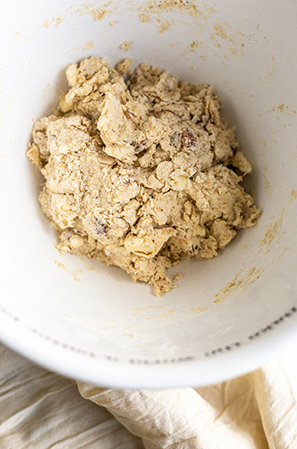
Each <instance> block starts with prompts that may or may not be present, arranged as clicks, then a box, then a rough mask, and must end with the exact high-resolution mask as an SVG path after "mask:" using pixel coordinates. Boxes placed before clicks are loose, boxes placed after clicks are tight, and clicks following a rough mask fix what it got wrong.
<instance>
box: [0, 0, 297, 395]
mask: <svg viewBox="0 0 297 449" xmlns="http://www.w3.org/2000/svg"><path fill="white" fill-rule="evenodd" d="M28 5H29V7H28ZM30 11H34V14H31V12H30ZM296 13H297V4H296V2H294V1H289V0H285V2H282V3H279V2H277V1H274V0H273V1H272V2H271V1H268V0H265V1H264V0H263V1H262V2H258V1H255V0H249V1H242V2H238V1H236V0H228V1H223V2H219V1H217V2H216V1H208V2H204V3H200V2H198V1H196V2H191V3H183V2H182V1H180V2H172V3H171V2H161V3H160V2H155V1H147V2H137V1H127V2H125V1H124V0H123V1H112V2H109V3H106V4H104V3H103V2H100V1H97V2H94V4H91V3H90V4H88V5H86V4H84V3H83V2H81V3H80V2H79V1H78V2H76V3H75V5H74V4H72V2H70V1H68V0H67V1H64V2H63V6H61V2H58V1H56V0H55V1H51V2H45V3H44V2H38V1H34V0H30V1H29V2H26V4H23V3H22V2H18V10H17V12H16V11H15V10H14V5H13V4H7V5H6V6H5V11H4V17H3V27H2V29H1V31H0V36H1V38H2V42H6V44H5V46H4V48H2V53H4V54H3V57H2V64H1V65H2V67H1V71H0V80H1V81H0V83H1V84H0V88H1V92H0V95H1V99H0V102H1V106H0V117H1V118H0V127H1V149H0V183H1V189H0V197H1V215H0V230H1V234H2V245H1V246H2V248H1V259H0V283H1V293H0V323H2V324H1V326H2V327H1V329H2V335H1V330H0V337H2V338H4V340H5V341H6V342H7V343H8V344H9V343H11V344H12V339H13V341H14V343H13V345H14V347H15V348H16V349H18V350H20V351H22V352H24V353H26V355H29V356H30V355H31V357H33V358H35V359H36V360H37V361H39V362H40V363H45V364H46V363H47V362H46V359H47V357H44V358H42V357H41V356H37V353H38V354H39V353H40V354H42V348H46V349H44V351H45V352H46V353H47V355H48V360H51V367H53V368H54V369H56V370H59V371H61V372H65V373H66V374H68V375H70V376H77V377H81V378H84V379H87V380H91V381H93V382H97V383H102V376H101V374H100V373H101V372H102V370H103V366H104V370H105V372H106V373H110V372H112V373H113V374H112V376H113V378H112V379H113V380H112V381H111V383H112V384H113V385H120V386H133V385H131V382H132V381H130V380H128V379H126V378H123V376H121V369H123V370H126V371H125V372H126V373H130V374H131V375H132V377H133V375H134V374H133V373H137V369H138V368H139V366H141V365H145V366H146V373H147V374H145V375H144V377H143V380H141V379H140V380H139V382H138V385H139V386H167V385H168V386H169V385H171V384H177V385H182V384H183V383H184V381H183V378H182V375H181V374H178V372H179V371H178V370H179V366H181V365H183V366H185V365H187V366H190V364H191V363H192V364H193V363H196V362H197V364H198V365H199V363H203V366H210V364H211V363H214V362H213V361H210V357H209V355H217V356H218V357H220V360H221V362H222V361H224V360H225V361H226V363H227V360H228V359H227V358H228V357H229V352H230V351H231V350H232V349H236V351H237V353H238V354H239V353H240V351H242V350H243V348H244V347H249V346H251V345H257V344H260V343H258V342H259V341H260V340H261V339H262V340H263V341H264V339H265V338H269V336H268V337H267V332H266V331H263V329H266V327H267V326H268V325H270V326H271V328H270V329H268V330H269V331H270V330H272V327H274V328H275V332H281V331H278V329H279V328H281V327H282V328H283V329H285V328H286V327H287V328H289V327H290V326H292V324H291V323H292V322H293V321H294V320H295V318H293V317H292V318H290V320H287V319H286V318H289V316H288V317H286V316H285V315H284V314H285V313H286V312H287V311H288V310H291V312H290V314H291V315H292V313H293V312H294V310H295V305H296V304H297V295H296V291H297V282H296V276H295V271H296V269H295V268H294V267H296V259H297V256H296V254H297V251H296V244H297V241H296V231H295V229H296V197H297V190H296V189H297V186H296V167H297V150H296V141H297V139H296V137H297V136H296V134H297V131H296V129H297V127H296V118H297V115H296V110H295V109H296V104H297V90H296V88H295V74H296V72H297V60H296V58H292V54H291V50H290V46H291V44H290V42H294V41H296V38H297V28H296V22H295V17H296ZM10 17H14V20H13V21H11V20H10ZM24 18H25V19H26V20H24ZM125 40H127V41H131V43H132V44H131V48H130V50H129V51H127V52H126V51H123V50H121V49H120V48H119V46H120V45H121V44H122V43H123V41H125ZM91 55H95V56H104V57H107V58H109V59H110V61H111V64H114V63H116V62H117V61H118V60H120V59H123V58H124V57H130V58H132V59H133V60H134V66H135V65H136V64H137V63H139V62H142V61H147V62H148V63H150V64H154V65H157V66H159V67H162V68H164V69H166V70H167V71H169V72H171V73H172V74H174V75H176V76H177V77H179V78H180V79H183V80H186V81H190V82H194V83H204V82H206V83H209V84H212V85H213V86H214V87H215V89H216V90H217V92H218V93H219V96H220V97H221V99H222V103H223V114H224V115H225V117H226V118H227V119H228V121H229V124H232V125H234V126H235V127H236V133H237V136H238V139H239V142H240V148H241V150H242V151H243V152H244V153H245V154H246V155H247V156H248V158H249V160H250V161H251V162H252V165H253V168H254V170H253V173H252V174H251V175H249V176H248V179H247V180H246V188H247V190H248V191H250V192H251V193H252V194H253V195H254V197H255V199H256V202H257V204H258V206H259V207H260V208H261V209H262V210H263V213H262V215H261V217H260V219H259V222H258V224H257V225H256V226H255V227H254V228H251V229H248V230H244V231H241V232H239V233H238V235H237V237H236V238H235V239H234V241H233V242H232V243H231V244H230V245H229V246H228V247H227V248H226V249H225V250H224V251H223V252H222V253H221V254H220V255H219V256H218V257H217V258H215V259H213V260H208V261H207V260H202V261H199V260H193V261H188V262H183V263H182V264H181V265H180V266H178V267H175V268H174V269H172V270H171V271H170V275H174V274H175V273H176V272H181V273H182V279H181V280H180V281H178V287H177V288H176V289H175V290H172V291H171V292H170V293H168V294H166V295H165V296H164V297H161V298H156V297H154V296H153V295H152V290H151V288H150V287H148V286H146V285H141V284H134V283H132V282H131V281H130V279H129V277H128V276H127V275H126V274H125V273H124V272H122V271H121V270H120V269H118V268H115V267H106V266H104V265H102V264H101V263H100V262H98V261H93V260H86V259H80V258H79V257H76V256H70V255H65V254H60V253H59V252H58V251H57V250H56V248H55V243H56V236H55V233H54V231H53V230H52V228H51V226H50V224H49V222H48V220H47V219H46V218H45V217H44V216H43V214H42V212H41V210H40V207H39V204H38V201H37V195H38V192H39V190H40V187H41V184H42V178H41V177H40V176H39V175H38V173H37V171H36V170H35V169H34V168H33V167H32V166H31V164H30V163H29V162H28V160H27V159H26V157H25V151H26V146H27V143H28V141H29V139H30V130H31V127H32V124H33V122H34V120H36V119H37V118H39V117H41V116H44V115H46V114H49V113H50V112H51V111H52V110H53V109H54V107H55V105H56V104H57V101H58V99H59V97H60V95H61V93H62V92H64V91H65V90H66V89H67V84H66V79H65V75H64V71H65V68H66V67H67V66H68V64H70V63H72V62H76V61H79V60H81V59H83V58H86V57H88V56H91ZM280 317H281V319H279V318H280ZM272 322H276V324H279V326H276V324H274V325H273V326H272V325H271V323H272ZM4 329H5V332H4ZM12 334H13V336H12ZM270 334H271V332H270ZM258 337H259V338H258ZM260 337H261V338H260ZM34 354H35V355H34ZM58 354H59V357H58ZM89 359H92V364H93V365H92V366H93V368H94V371H93V372H92V373H90V372H89V371H88V372H87V368H86V367H87V364H88V360H89ZM116 363H117V364H116ZM230 363H231V362H230ZM165 365H166V367H168V366H170V367H171V370H172V371H171V372H172V380H168V383H167V384H166V381H164V382H163V384H164V385H163V384H162V385H160V382H158V378H159V377H158V376H159V375H160V372H161V370H162V367H163V366H165ZM198 365H197V366H198ZM201 366H202V365H201ZM228 366H229V365H228ZM232 366H233V365H232V364H230V367H229V368H228V373H226V375H228V376H232V375H235V374H236V372H237V371H236V370H234V368H232ZM156 367H157V368H158V369H156ZM164 369H165V368H164ZM166 369H167V368H166ZM205 372H206V371H203V370H202V371H201V374H199V372H196V374H195V375H194V377H193V382H195V384H197V385H198V384H199V383H200V384H201V383H203V382H204V383H205V382H207V380H206V379H205V377H204V380H203V379H202V376H205ZM203 373H204V374H203ZM218 376H219V374H218ZM150 379H151V380H150ZM218 379H219V377H218ZM129 382H130V383H129ZM190 382H192V381H190ZM107 383H108V382H107ZM161 383H162V382H161ZM165 384H166V385H165Z"/></svg>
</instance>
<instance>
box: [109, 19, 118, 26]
mask: <svg viewBox="0 0 297 449" xmlns="http://www.w3.org/2000/svg"><path fill="white" fill-rule="evenodd" d="M109 24H110V25H111V26H112V27H117V26H118V22H114V21H113V20H111V21H110V22H109Z"/></svg>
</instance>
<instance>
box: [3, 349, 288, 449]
mask: <svg viewBox="0 0 297 449" xmlns="http://www.w3.org/2000/svg"><path fill="white" fill-rule="evenodd" d="M78 386H79V390H80V392H81V394H82V395H83V396H84V397H86V398H88V399H91V401H93V403H92V402H91V401H88V400H85V399H83V398H82V397H81V396H80V394H79V392H78V390H77V387H76V382H75V381H73V380H70V379H66V378H64V377H62V376H59V375H58V374H55V373H52V372H50V371H48V370H46V369H44V368H41V367H40V366H37V365H35V364H33V363H31V362H30V361H28V360H26V359H24V358H23V357H21V356H19V355H18V354H15V353H14V352H13V351H11V350H9V349H7V348H5V347H4V346H3V345H1V344H0V449H144V447H146V448H147V449H148V448H149V449H151V448H154V449H159V448H168V449H190V448H191V449H194V448H195V449H196V448H203V449H208V448H211V449H217V448H220V449H225V448H227V449H233V448H236V449H247V448H249V449H250V448H255V449H264V448H270V449H272V448H273V449H297V439H296V435H297V409H296V398H297V348H296V349H295V350H291V351H289V352H287V353H286V354H285V355H283V356H282V357H281V358H280V359H279V360H277V361H274V362H272V363H270V364H268V365H267V366H265V367H264V368H262V369H261V370H258V371H256V372H254V373H252V374H249V375H247V376H243V377H240V378H238V379H234V380H231V381H228V382H224V383H222V384H219V385H213V386H210V387H207V388H199V389H192V388H183V389H175V390H162V391H139V392H129V391H117V390H102V389H100V388H95V387H93V386H91V385H88V384H85V383H78ZM94 402H95V403H94ZM96 404H99V405H103V407H100V406H98V405H96ZM105 407H106V408H105ZM108 410H109V411H110V412H111V413H112V414H113V415H114V416H112V414H110V413H109V412H108ZM121 423H122V424H123V425H122V424H121ZM127 429H128V430H127ZM135 435H139V436H140V437H141V438H142V439H141V438H139V437H137V436H135Z"/></svg>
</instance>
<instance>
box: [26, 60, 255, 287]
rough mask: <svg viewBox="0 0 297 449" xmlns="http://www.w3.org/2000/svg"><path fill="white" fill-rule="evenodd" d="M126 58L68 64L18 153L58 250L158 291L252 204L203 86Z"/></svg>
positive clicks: (220, 240)
mask: <svg viewBox="0 0 297 449" xmlns="http://www.w3.org/2000/svg"><path fill="white" fill-rule="evenodd" d="M131 62H132V61H131V60H129V59H125V60H123V61H122V62H120V63H118V64H117V66H116V68H115V69H113V68H110V67H109V63H108V61H107V60H105V59H103V58H95V57H91V58H88V59H85V60H83V61H81V62H80V63H79V64H72V65H70V66H69V67H68V69H67V71H66V76H67V80H68V83H69V85H70V90H69V91H68V92H67V93H66V94H65V95H64V96H63V97H62V98H61V101H60V104H59V107H58V109H57V110H56V111H55V112H54V113H53V114H52V115H50V116H49V117H44V118H42V119H40V120H37V121H36V123H35V124H34V126H33V130H32V143H31V144H29V149H28V151H27V155H28V157H29V159H30V160H31V161H32V162H33V163H34V164H35V165H37V167H38V168H39V169H40V170H41V173H42V174H43V176H44V178H45V184H44V187H43V190H42V192H41V193H40V197H39V200H40V203H41V207H42V209H43V211H44V213H45V214H46V215H47V216H48V217H49V219H50V220H51V222H52V224H53V226H54V228H55V229H56V230H57V231H58V233H59V239H60V243H59V245H58V248H59V249H60V250H62V251H67V252H70V253H73V254H79V255H86V256H88V257H91V258H98V259H100V260H101V261H102V262H105V263H107V264H108V265H109V264H112V265H116V266H118V267H121V268H122V269H123V270H125V271H126V272H127V273H129V274H130V275H131V277H132V279H133V281H142V282H146V283H149V284H152V285H153V286H154V289H155V294H156V295H161V294H163V293H165V292H167V291H169V290H170V289H171V288H173V287H174V284H173V281H172V280H170V279H169V277H168V276H167V275H166V269H167V268H169V267H171V266H173V265H176V264H178V263H179V262H180V261H181V260H182V259H189V258H190V257H199V258H206V259H210V258H212V257H214V256H216V255H217V254H218V251H219V250H221V249H223V248H224V247H225V246H226V245H227V244H228V243H229V242H230V241H231V240H232V239H233V238H234V237H235V235H236V233H237V231H238V230H239V229H242V228H248V227H250V226H253V225H254V224H255V223H256V220H257V218H258V217H259V214H260V210H259V209H258V208H257V207H256V206H255V204H254V200H253V198H252V197H251V196H250V195H249V194H248V193H247V192H245V190H244V189H243V187H242V186H241V185H240V182H241V181H242V178H243V176H244V175H245V174H247V173H250V172H251V165H250V163H249V162H248V161H247V159H246V158H245V156H244V155H243V154H242V153H240V152H239V151H237V145H238V144H237V140H236V137H235V135H234V131H233V129H232V128H230V127H228V125H227V123H226V121H225V120H224V119H223V118H222V117H221V115H220V103H219V99H218V97H217V95H216V93H215V91H214V90H213V88H212V87H210V86H209V85H206V84H202V85H193V84H189V83H185V82H182V81H179V80H178V79H177V78H175V77H174V76H171V75H169V74H167V73H165V72H164V71H163V70H161V69H159V68H157V67H151V66H148V65H147V64H146V63H142V64H140V65H139V66H138V67H137V68H136V69H135V70H134V72H133V73H131V71H130V65H131Z"/></svg>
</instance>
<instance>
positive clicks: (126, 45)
mask: <svg viewBox="0 0 297 449" xmlns="http://www.w3.org/2000/svg"><path fill="white" fill-rule="evenodd" d="M131 45H132V42H130V41H124V42H123V43H122V45H120V49H121V50H125V51H129V50H130V47H131Z"/></svg>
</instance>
